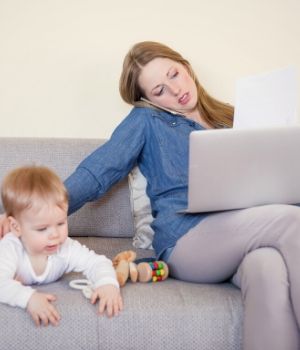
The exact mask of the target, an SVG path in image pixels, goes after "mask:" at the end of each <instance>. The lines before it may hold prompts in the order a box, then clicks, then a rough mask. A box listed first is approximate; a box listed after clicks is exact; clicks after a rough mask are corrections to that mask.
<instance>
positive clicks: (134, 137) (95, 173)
mask: <svg viewBox="0 0 300 350" xmlns="http://www.w3.org/2000/svg"><path fill="white" fill-rule="evenodd" d="M143 111H144V112H143ZM145 120H146V119H145V110H144V109H140V108H137V109H133V110H132V112H131V113H130V114H129V116H128V117H127V118H125V119H124V120H123V122H121V124H120V125H119V126H118V127H117V128H116V130H115V131H114V133H113V134H112V136H111V138H110V140H108V141H107V142H106V143H105V144H104V145H102V146H101V147H99V148H98V149H96V150H95V151H94V152H93V153H92V154H90V155H89V156H88V157H87V158H86V159H84V160H83V161H82V162H81V163H80V164H79V166H78V167H77V169H76V170H75V172H74V173H73V174H72V175H70V176H69V177H68V178H67V179H66V181H65V185H66V187H67V190H68V193H69V214H71V213H73V212H74V211H76V210H78V209H79V208H81V207H82V206H83V205H84V204H85V203H86V202H90V201H93V200H96V199H98V198H100V197H101V196H102V195H103V194H104V193H106V192H107V191H108V190H109V188H110V187H111V186H112V185H114V184H115V183H117V182H118V181H119V180H121V179H122V178H124V177H125V176H126V175H127V174H128V173H129V171H130V170H131V169H132V168H133V166H134V165H135V163H136V161H137V158H138V157H139V155H140V152H141V150H142V148H143V146H144V143H145Z"/></svg>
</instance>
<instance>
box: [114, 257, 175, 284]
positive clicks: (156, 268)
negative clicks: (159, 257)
mask: <svg viewBox="0 0 300 350" xmlns="http://www.w3.org/2000/svg"><path fill="white" fill-rule="evenodd" d="M135 259H136V253H135V252H133V251H132V250H127V251H124V252H121V253H119V254H118V255H116V256H115V258H114V259H113V264H114V267H115V269H116V273H117V279H118V282H119V284H120V286H121V287H123V286H124V285H125V283H126V282H127V280H128V278H130V280H131V281H132V282H137V281H139V282H150V281H152V282H160V281H164V280H165V279H166V278H167V277H168V274H169V269H168V265H167V264H166V263H165V262H163V261H150V262H140V263H139V264H136V263H135V262H134V261H135Z"/></svg>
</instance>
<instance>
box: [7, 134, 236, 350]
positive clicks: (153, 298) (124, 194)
mask: <svg viewBox="0 0 300 350" xmlns="http://www.w3.org/2000/svg"><path fill="white" fill-rule="evenodd" d="M103 142H104V141H103V140H91V139H44V138H0V181H2V178H3V176H4V175H5V174H6V172H7V171H8V170H9V169H11V168H13V167H16V166H20V165H23V164H32V163H35V164H43V165H47V166H49V167H51V168H53V169H54V170H56V171H57V173H58V174H59V175H60V176H61V178H62V179H65V178H66V177H67V176H68V175H69V174H70V173H71V172H72V171H73V169H74V168H75V167H76V165H77V164H78V163H79V162H80V160H81V159H83V157H84V156H85V155H86V154H88V153H90V152H91V151H92V150H93V149H95V148H96V147H98V146H99V145H100V144H101V143H103ZM130 208H131V206H130V200H129V188H128V181H127V179H124V180H123V181H122V182H120V183H119V184H117V185H115V186H114V188H112V190H111V191H110V192H109V193H108V194H107V195H106V196H105V197H104V198H102V199H101V200H100V201H98V202H94V203H89V204H87V205H85V206H84V207H83V208H82V209H80V210H79V211H78V212H76V213H75V214H73V215H71V216H70V218H69V227H70V235H71V236H74V237H75V238H76V239H78V240H79V241H80V242H82V243H84V244H86V245H87V246H88V247H90V248H91V249H94V250H95V251H96V252H99V253H101V254H105V255H107V256H108V257H110V258H112V257H113V256H114V255H116V254H117V253H118V252H120V251H122V250H127V249H133V250H135V251H137V256H138V258H141V257H149V256H152V255H153V252H152V251H151V250H141V249H134V247H133V246H132V236H133V232H134V228H133V218H132V213H131V209H130ZM2 211H3V209H2V207H1V206H0V212H2ZM80 277H81V276H79V275H77V274H74V273H72V274H69V275H66V276H64V277H63V278H62V279H61V280H59V281H57V282H56V283H52V284H49V285H44V286H41V287H39V289H40V290H44V291H49V292H51V293H54V294H56V295H57V298H58V299H57V302H56V305H57V308H58V309H59V311H60V314H61V316H62V319H61V322H60V325H59V326H57V327H53V326H48V327H40V328H37V327H35V325H34V323H33V321H32V320H31V318H30V316H29V315H28V314H27V313H26V312H25V311H24V310H22V309H19V308H13V307H9V306H7V305H3V304H1V305H0V334H1V336H0V350H14V349H16V350H17V349H28V350H40V349H44V350H52V349H53V350H54V349H64V350H82V349H85V350H88V349H91V350H96V349H120V350H122V349H128V350H129V349H143V350H148V349H149V350H150V349H151V350H159V349H164V350H168V349H172V350H174V349H187V350H190V349H199V350H238V349H241V348H242V313H243V311H242V301H241V294H240V291H239V290H238V289H236V288H235V287H234V286H233V285H231V284H230V283H224V284H219V285H203V284H193V283H186V282H181V281H177V280H174V279H172V278H169V279H167V280H166V281H164V282H160V283H146V284H142V283H135V284H134V283H131V282H129V283H127V285H126V286H125V287H124V288H122V295H123V298H124V304H125V309H124V311H123V312H122V313H121V314H120V316H118V317H116V318H112V319H108V318H107V317H106V316H101V317H99V316H98V315H97V314H96V308H95V306H93V305H91V304H90V303H89V302H88V300H87V299H86V298H85V297H84V296H83V294H82V293H81V292H80V291H77V290H74V289H71V288H70V287H69V284H68V283H69V281H70V280H72V279H74V278H80Z"/></svg>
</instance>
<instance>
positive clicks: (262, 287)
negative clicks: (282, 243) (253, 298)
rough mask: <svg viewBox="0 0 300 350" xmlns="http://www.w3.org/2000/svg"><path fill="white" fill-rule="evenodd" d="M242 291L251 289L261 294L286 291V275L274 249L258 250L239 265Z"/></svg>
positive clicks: (283, 263) (280, 256)
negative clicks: (275, 290)
mask: <svg viewBox="0 0 300 350" xmlns="http://www.w3.org/2000/svg"><path fill="white" fill-rule="evenodd" d="M240 269H241V276H240V278H241V287H242V290H249V288H251V289H252V290H254V291H255V292H258V293H261V294H265V293H266V294H269V292H272V291H274V289H277V290H279V289H280V288H281V289H282V290H284V291H285V290H286V289H287V287H288V273H287V268H286V265H285V262H284V259H283V257H282V255H281V254H280V252H279V251H277V250H276V249H274V248H270V247H265V248H259V249H256V250H253V251H251V252H250V253H248V254H247V255H246V256H245V258H244V259H243V261H242V263H241V267H240Z"/></svg>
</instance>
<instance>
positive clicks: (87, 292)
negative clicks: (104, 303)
mask: <svg viewBox="0 0 300 350" xmlns="http://www.w3.org/2000/svg"><path fill="white" fill-rule="evenodd" d="M69 286H70V287H71V288H74V289H79V290H81V291H82V293H83V295H84V296H85V297H86V298H87V299H90V298H91V296H92V293H93V289H92V284H91V282H90V281H88V280H86V279H78V280H73V281H70V282H69Z"/></svg>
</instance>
